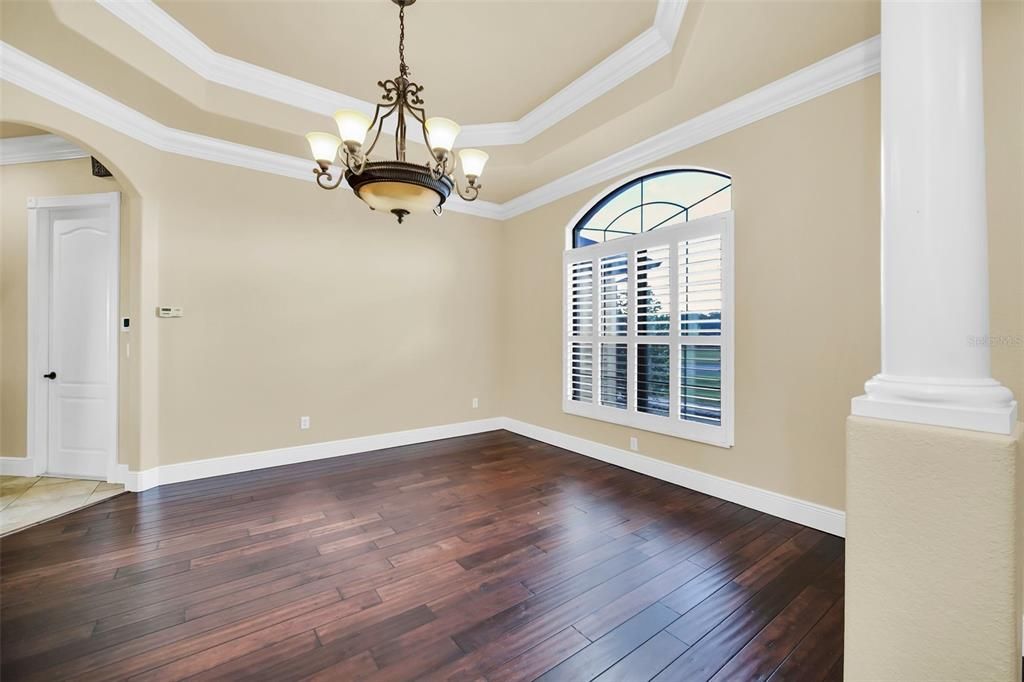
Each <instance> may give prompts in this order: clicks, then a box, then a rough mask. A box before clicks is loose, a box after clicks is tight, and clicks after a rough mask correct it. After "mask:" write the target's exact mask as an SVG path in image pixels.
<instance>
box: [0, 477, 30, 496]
mask: <svg viewBox="0 0 1024 682" xmlns="http://www.w3.org/2000/svg"><path fill="white" fill-rule="evenodd" d="M3 478H4V480H2V481H0V495H9V494H11V493H15V492H17V493H22V492H24V491H26V490H28V489H29V488H31V487H32V486H33V485H34V484H35V483H36V482H37V481H39V479H38V478H36V477H34V476H32V477H29V476H4V477H3Z"/></svg>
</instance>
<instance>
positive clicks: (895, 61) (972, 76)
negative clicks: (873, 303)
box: [852, 0, 1017, 434]
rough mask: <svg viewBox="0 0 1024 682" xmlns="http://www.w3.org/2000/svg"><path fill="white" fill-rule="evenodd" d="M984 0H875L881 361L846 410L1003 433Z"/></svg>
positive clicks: (1010, 416) (1007, 404)
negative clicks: (996, 370) (994, 362)
mask: <svg viewBox="0 0 1024 682" xmlns="http://www.w3.org/2000/svg"><path fill="white" fill-rule="evenodd" d="M981 74H982V71H981V4H980V1H979V0H954V1H947V2H936V1H920V0H913V1H902V0H883V2H882V371H881V373H880V374H878V375H876V376H875V377H874V378H872V379H871V380H870V381H868V382H867V384H866V385H865V391H866V395H863V396H860V397H858V398H854V400H853V404H852V409H853V414H855V415H860V416H865V417H876V418H881V419H892V420H896V421H907V422H917V423H921V424H934V425H938V426H951V427H957V428H964V429H973V430H977V431H989V432H993V433H1003V434H1009V433H1010V432H1011V430H1012V429H1013V427H1014V425H1015V422H1016V421H1017V403H1016V401H1015V400H1014V399H1013V394H1012V393H1011V392H1010V390H1009V389H1007V388H1005V387H1004V386H1002V385H1001V384H999V382H997V381H995V380H994V379H992V377H991V368H990V361H989V341H988V338H989V322H988V253H987V248H988V243H987V242H988V240H987V230H988V223H987V219H986V205H985V128H984V110H983V101H982V75H981Z"/></svg>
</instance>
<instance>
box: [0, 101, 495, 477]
mask: <svg viewBox="0 0 1024 682" xmlns="http://www.w3.org/2000/svg"><path fill="white" fill-rule="evenodd" d="M2 87H3V90H2V94H3V101H4V111H3V115H4V116H5V117H9V118H11V119H13V120H17V121H21V122H32V123H35V124H37V125H39V126H41V127H44V128H47V129H49V130H53V131H54V132H56V133H58V134H62V135H64V136H65V137H68V138H69V139H71V140H73V141H75V142H78V143H79V144H82V145H83V146H90V145H89V144H87V141H88V142H91V143H92V146H94V148H95V149H96V150H97V154H98V155H99V156H101V158H102V159H103V160H104V161H105V162H107V160H108V159H109V165H110V167H111V168H112V170H114V171H115V175H117V176H118V177H120V178H122V179H123V180H126V181H127V182H128V183H129V186H130V187H131V188H132V189H131V192H126V194H127V195H128V198H127V203H128V206H127V209H126V212H125V213H126V218H125V220H126V222H129V223H130V227H131V229H129V230H128V234H127V235H124V237H125V239H124V241H125V243H124V250H125V254H126V255H125V258H126V260H127V263H126V264H125V267H124V273H125V276H124V277H123V282H122V285H123V286H122V289H125V288H128V289H129V292H130V295H129V296H128V297H126V299H125V301H126V303H125V306H124V312H125V314H130V315H132V317H133V319H134V325H133V326H134V330H133V331H132V332H131V334H129V335H122V337H123V338H125V337H127V338H125V341H127V340H128V339H130V341H131V343H132V357H131V360H130V361H128V362H127V363H126V362H125V360H124V348H123V344H122V397H123V401H122V403H123V410H122V417H121V438H120V447H121V452H120V461H121V462H122V463H124V464H127V465H128V466H129V467H130V468H131V469H132V470H139V469H148V468H151V467H154V466H157V465H160V464H171V463H176V462H183V461H189V460H195V459H202V458H207V457H217V456H224V455H232V454H239V453H246V452H253V451H259V450H266V449H271V448H277V447H284V446H290V445H299V444H303V443H312V442H322V441H330V440H335V439H341V438H348V437H354V436H362V435H369V434H375V433H383V432H391V431H401V430H405V429H412V428H418V427H423V426H431V425H437V424H448V423H454V422H460V421H467V420H473V419H482V418H486V417H490V416H495V415H496V414H497V411H496V409H497V405H498V400H497V385H496V374H497V371H498V366H499V364H500V363H499V360H498V356H497V354H498V349H499V344H498V339H497V330H498V310H497V308H496V307H495V302H496V301H497V300H498V299H499V294H498V271H499V268H498V267H497V263H498V260H499V254H498V246H499V242H500V232H499V225H498V223H496V222H493V221H489V220H485V219H481V218H475V217H471V216H466V215H460V214H455V213H448V214H446V215H445V217H444V219H443V220H438V219H435V218H433V217H432V216H419V217H415V218H411V219H409V220H407V221H406V223H405V224H404V225H398V224H397V223H395V221H394V218H393V217H392V216H389V215H379V214H374V213H371V212H370V211H369V210H368V209H367V208H366V207H365V206H364V205H363V204H362V203H361V202H359V201H358V200H357V199H355V198H354V197H353V196H351V194H350V193H348V192H345V191H341V190H339V191H336V192H325V191H323V190H319V189H317V188H316V187H315V186H314V185H313V183H312V182H304V181H300V180H291V179H287V178H283V177H280V176H275V175H268V174H265V173H259V172H255V171H248V170H245V169H241V168H235V167H232V166H227V165H223V164H216V163H209V162H204V161H199V160H196V159H191V158H187V157H181V156H176V155H171V154H162V153H159V152H155V151H154V150H152V149H149V148H146V147H144V146H143V145H141V144H139V143H137V142H134V141H133V140H130V139H128V138H126V137H124V136H122V135H120V134H118V133H115V132H113V131H111V130H109V129H106V128H104V127H102V126H99V125H98V124H95V123H93V122H90V121H87V120H85V119H82V118H81V117H79V116H77V115H75V114H73V113H71V112H69V111H67V110H64V109H62V108H60V107H57V106H55V105H53V104H51V103H49V102H46V101H44V100H42V99H40V98H38V97H36V96H34V95H31V94H29V93H27V92H25V91H23V90H21V89H19V88H16V87H14V86H11V85H9V84H3V86H2ZM53 166H55V164H53V163H51V164H46V167H47V168H50V167H53ZM14 168H17V167H14ZM15 172H16V171H15ZM5 184H6V183H5ZM5 190H6V188H5ZM12 191H14V189H13V188H12ZM65 191H68V192H70V191H72V190H70V189H68V190H65ZM89 191H94V190H89ZM46 193H52V192H50V191H49V190H48V191H47V192H46ZM19 202H20V205H22V206H24V200H23V199H19V200H18V201H16V202H15V201H12V202H8V201H7V198H6V196H5V197H4V205H5V234H4V241H3V248H4V261H5V263H6V261H8V260H10V261H12V262H13V261H15V260H16V259H18V258H20V257H21V256H20V255H19V254H21V253H22V249H19V248H14V247H12V246H11V244H10V243H9V241H8V235H7V234H6V225H7V219H6V210H7V209H6V207H7V206H9V205H15V204H18V203H19ZM23 269H24V265H23V264H21V265H14V266H12V267H11V268H10V274H9V279H11V281H12V285H11V286H10V287H8V285H7V284H6V282H5V287H4V289H5V294H4V298H5V306H4V309H5V313H4V315H5V318H6V317H7V316H8V313H7V307H8V306H7V304H6V299H7V298H8V293H7V292H8V290H9V289H10V290H11V292H12V293H11V294H10V296H11V297H13V298H16V299H17V300H18V301H20V302H21V303H20V305H21V306H22V309H21V313H20V315H21V316H22V318H23V316H24V312H23V306H24V296H23V295H22V294H19V293H17V291H16V289H17V288H18V287H21V288H23V287H24V283H23V281H20V282H19V283H17V284H14V283H13V280H14V279H15V278H19V279H20V280H23V277H24V275H23V274H21V275H18V274H17V272H19V271H23ZM4 272H5V275H4V277H5V278H8V274H6V273H8V268H7V267H5V269H4ZM157 305H180V306H183V307H184V309H185V316H184V317H183V318H180V319H158V318H156V316H155V307H156V306H157ZM14 314H15V313H14V309H13V308H12V312H11V315H14ZM6 322H7V320H5V324H4V327H3V329H4V340H3V348H4V353H5V359H6V358H8V357H10V356H11V355H12V354H16V355H17V356H18V357H19V360H18V362H23V360H20V358H21V357H22V356H23V354H24V342H23V338H24V330H23V325H24V322H20V323H19V324H11V325H8V324H7V323H6ZM12 327H13V328H12ZM17 327H21V328H17ZM9 338H18V339H22V341H21V343H20V348H19V347H16V346H14V345H12V346H11V347H10V348H8V339H9ZM126 364H127V367H126ZM4 366H5V367H6V363H5V365H4ZM7 374H8V373H7V372H6V371H5V379H4V381H5V384H6V383H7ZM22 374H23V372H22ZM12 383H13V384H14V385H15V389H17V387H18V386H23V384H24V381H23V379H18V378H13V379H12ZM22 390H23V389H22ZM473 398H478V399H479V404H480V407H479V408H478V409H473V408H472V406H471V405H472V399H473ZM8 400H10V401H11V402H19V401H20V402H22V406H21V407H20V408H18V407H17V406H14V407H12V408H11V410H8V407H7V402H8ZM23 400H24V396H23V392H22V391H19V390H14V391H5V392H4V405H5V407H4V410H5V414H6V413H7V412H8V411H9V412H10V414H12V415H14V416H12V420H13V421H14V422H16V423H17V424H22V423H23V421H24V419H23V413H24V407H23ZM19 410H20V414H19ZM303 415H308V416H310V417H311V421H312V425H311V428H310V429H309V430H308V431H300V430H299V417H300V416H303ZM6 431H7V429H6V426H5V433H6ZM23 431H24V429H23V426H21V429H20V431H19V432H18V433H17V434H16V435H14V436H11V440H12V443H23V442H24V435H23ZM15 438H17V440H15ZM5 439H6V436H5ZM23 448H24V446H23V445H21V446H20V447H19V446H17V445H16V444H15V445H12V449H11V450H10V451H9V452H10V454H11V455H12V456H19V455H21V454H23V452H22V450H23ZM4 454H8V451H6V448H5V453H4Z"/></svg>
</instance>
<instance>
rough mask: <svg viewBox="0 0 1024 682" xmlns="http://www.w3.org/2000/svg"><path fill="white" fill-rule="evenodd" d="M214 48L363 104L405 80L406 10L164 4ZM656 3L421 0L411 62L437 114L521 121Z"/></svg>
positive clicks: (412, 21)
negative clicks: (388, 84) (381, 83)
mask: <svg viewBox="0 0 1024 682" xmlns="http://www.w3.org/2000/svg"><path fill="white" fill-rule="evenodd" d="M157 5H158V6H159V7H160V8H161V9H163V10H164V11H165V12H167V13H168V14H170V15H171V16H172V17H173V18H174V19H176V20H177V21H178V22H179V23H181V24H182V25H183V26H184V27H185V28H186V29H188V30H189V31H190V32H191V33H193V34H194V35H195V36H197V37H198V38H199V39H200V40H202V41H203V42H204V43H206V44H207V45H208V46H209V47H210V48H212V49H213V50H215V51H217V52H219V53H221V54H224V55H227V56H230V57H233V58H235V59H240V60H243V61H245V62H248V63H250V64H255V65H257V66H260V67H263V68H265V69H270V70H272V71H276V72H278V73H282V74H285V75H287V76H291V77H293V78H297V79H300V80H303V81H306V82H308V83H312V84H315V85H318V86H321V87H324V88H328V89H331V90H335V91H337V92H342V93H344V94H346V95H349V96H351V97H356V98H358V99H362V100H367V101H375V100H376V99H377V95H378V92H379V89H378V88H377V81H378V80H380V79H383V78H390V77H392V76H395V75H397V71H398V47H397V45H398V8H397V7H396V6H395V5H393V4H392V3H391V2H388V1H387V0H360V1H347V2H322V1H319V2H308V1H305V0H299V1H296V0H288V1H282V0H237V1H235V2H194V1H193V0H158V2H157ZM656 9H657V2H656V0H596V1H594V0H592V1H589V2H582V1H571V0H569V1H552V2H535V1H531V0H512V1H509V0H500V1H498V0H472V1H451V0H444V1H442V0H420V2H417V3H416V4H415V5H413V6H412V7H410V8H408V9H407V10H406V57H407V61H408V62H409V65H410V67H411V68H412V76H413V79H414V80H416V81H417V82H418V83H420V84H421V85H424V86H425V87H426V90H425V92H424V95H425V97H426V100H427V107H428V109H427V111H428V113H430V114H432V115H439V116H447V117H449V118H453V119H455V120H457V121H459V122H460V123H491V122H501V121H515V120H518V119H519V118H520V117H522V116H523V115H524V114H526V113H528V112H529V111H530V110H532V109H533V108H534V107H536V106H537V105H539V104H540V103H542V102H544V101H545V100H546V99H547V98H549V97H550V96H551V95H553V94H555V93H556V92H558V91H559V90H561V89H562V88H563V87H565V86H566V85H568V84H569V83H571V82H572V81H573V80H574V79H576V78H577V77H579V76H581V75H582V74H584V73H585V72H586V71H588V70H589V69H590V68H591V67H593V66H595V65H596V64H598V63H599V62H601V60H603V59H604V58H606V57H608V56H609V55H610V54H611V53H613V52H614V51H615V50H617V49H618V48H621V47H622V46H623V45H625V44H626V43H628V42H629V41H630V40H632V39H634V38H636V37H637V36H638V35H640V34H641V33H642V32H643V31H645V30H646V29H648V28H650V27H651V25H652V23H653V22H654V17H655V11H656Z"/></svg>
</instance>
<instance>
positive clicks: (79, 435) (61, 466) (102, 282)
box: [30, 193, 120, 478]
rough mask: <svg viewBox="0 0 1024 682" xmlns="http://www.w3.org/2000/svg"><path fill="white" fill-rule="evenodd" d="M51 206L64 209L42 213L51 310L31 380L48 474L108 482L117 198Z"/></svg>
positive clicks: (113, 424)
mask: <svg viewBox="0 0 1024 682" xmlns="http://www.w3.org/2000/svg"><path fill="white" fill-rule="evenodd" d="M100 199H105V201H101V200H100ZM86 200H87V201H86ZM37 201H44V200H37ZM45 201H48V202H50V203H59V204H60V205H50V206H46V207H45V208H36V211H37V212H38V213H37V216H36V229H37V233H38V234H37V237H38V239H39V241H38V246H39V247H40V248H39V252H40V253H39V254H38V255H39V256H40V258H39V259H38V260H37V262H38V263H41V264H42V263H43V262H44V261H45V265H46V267H47V270H48V272H47V273H46V274H47V276H46V278H45V288H46V290H47V291H46V297H45V305H46V307H47V309H48V310H47V314H46V316H45V320H40V322H43V323H44V324H45V327H46V333H45V334H40V336H39V340H40V341H43V342H44V343H45V345H46V351H45V353H43V352H41V349H40V352H39V356H40V357H39V364H37V365H36V367H37V368H39V366H40V365H43V367H42V371H37V376H36V377H30V381H31V380H35V381H38V382H41V390H42V392H43V393H44V394H45V396H40V398H41V399H40V400H37V401H36V403H35V404H36V405H39V406H40V407H42V406H44V405H45V411H46V415H45V419H42V420H39V421H41V422H42V423H41V424H39V428H40V429H42V428H43V427H45V457H46V466H45V471H46V472H47V473H50V474H55V475H62V476H77V477H88V478H107V476H108V475H109V473H110V469H111V466H112V465H113V463H115V462H116V461H117V459H116V457H117V455H116V449H117V362H118V339H117V333H118V332H117V328H118V327H117V325H118V260H119V250H120V249H119V225H118V222H119V210H118V206H119V196H118V195H117V193H112V194H107V195H80V197H75V196H68V197H54V198H51V199H49V200H45ZM76 201H79V202H82V203H76ZM40 279H42V278H40ZM37 281H38V280H37ZM40 293H42V292H40ZM37 300H39V301H40V302H42V300H43V297H42V296H40V298H39V299H37ZM40 317H43V316H40ZM36 419H37V420H38V419H39V417H38V415H37V416H36Z"/></svg>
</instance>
